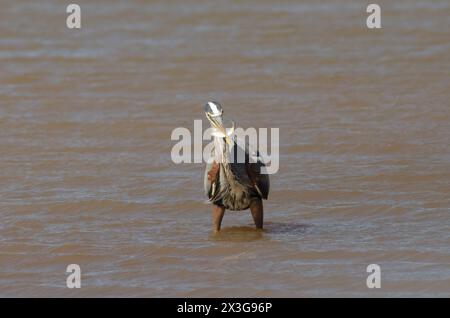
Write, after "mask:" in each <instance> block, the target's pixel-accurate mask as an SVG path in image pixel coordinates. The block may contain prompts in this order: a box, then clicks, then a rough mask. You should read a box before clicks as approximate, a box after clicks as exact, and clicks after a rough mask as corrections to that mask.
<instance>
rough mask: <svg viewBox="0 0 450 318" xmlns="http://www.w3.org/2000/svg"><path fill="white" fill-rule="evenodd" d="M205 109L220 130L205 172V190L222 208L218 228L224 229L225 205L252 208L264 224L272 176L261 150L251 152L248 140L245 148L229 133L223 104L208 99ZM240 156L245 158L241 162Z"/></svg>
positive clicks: (219, 208) (238, 208) (235, 208)
mask: <svg viewBox="0 0 450 318" xmlns="http://www.w3.org/2000/svg"><path fill="white" fill-rule="evenodd" d="M205 113H206V117H207V118H208V120H209V121H210V123H211V126H212V127H213V128H215V129H216V131H217V133H216V134H214V133H213V136H214V147H213V149H212V154H211V159H212V160H211V162H210V163H208V164H207V165H206V169H205V175H204V189H205V194H206V195H207V196H208V199H209V202H211V203H213V205H214V208H213V212H214V209H215V210H217V211H219V212H221V213H219V212H218V214H219V217H220V221H219V222H218V223H219V224H218V228H216V230H219V229H220V222H221V219H222V217H223V213H224V211H225V209H228V210H231V211H240V210H245V209H248V208H250V209H251V210H252V215H253V216H254V219H255V215H256V217H257V218H258V219H259V218H260V219H261V221H260V222H257V221H256V219H255V224H257V223H261V224H260V226H258V224H257V227H261V228H262V201H261V200H262V199H267V197H268V195H269V188H270V182H269V176H268V175H267V174H262V173H261V167H263V166H264V163H263V162H262V160H261V158H260V156H259V152H258V151H257V150H256V151H255V152H251V151H250V145H248V143H245V146H244V148H242V147H241V146H240V145H238V144H237V143H236V140H235V139H231V138H230V137H229V136H228V135H227V131H226V129H225V128H224V127H223V125H222V114H223V110H222V107H221V106H220V104H218V103H217V102H208V103H207V104H206V106H205ZM233 126H234V125H233ZM238 159H244V160H241V161H242V162H239V160H238ZM258 210H260V211H258ZM259 214H260V216H259ZM216 223H217V222H216ZM216 225H217V224H216ZM216 227H217V226H216Z"/></svg>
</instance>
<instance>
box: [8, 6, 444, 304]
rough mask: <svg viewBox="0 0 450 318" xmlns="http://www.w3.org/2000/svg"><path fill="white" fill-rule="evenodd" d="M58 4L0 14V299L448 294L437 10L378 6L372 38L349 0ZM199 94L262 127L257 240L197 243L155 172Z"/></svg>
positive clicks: (236, 218)
mask: <svg viewBox="0 0 450 318" xmlns="http://www.w3.org/2000/svg"><path fill="white" fill-rule="evenodd" d="M77 3H78V4H80V5H81V8H82V29H81V30H69V29H67V28H66V27H65V19H66V13H65V4H61V3H60V1H46V0H38V1H32V2H31V1H2V3H1V10H0V219H1V222H0V296H3V297H10V296H77V297H84V296H98V297H108V296H131V297H132V296H144V297H156V296H195V297H200V296H206V297H213V296H251V297H263V296H274V297H282V296H330V297H333V296H358V297H359V296H363V297H370V296H447V297H448V296H450V248H449V246H450V237H449V233H450V231H449V229H450V221H449V213H450V124H449V121H450V104H449V103H450V102H449V101H450V89H449V88H450V76H449V75H450V70H449V66H450V18H449V17H450V3H449V2H448V1H447V0H437V1H419V0H416V1H402V2H399V1H396V2H395V3H393V2H392V1H378V2H377V3H379V4H380V5H381V7H382V26H383V28H382V29H381V30H368V29H367V28H366V27H365V17H366V16H367V14H366V12H365V5H366V3H364V1H362V2H361V1H343V0H339V1H335V0H333V1H322V2H320V3H318V2H317V1H302V2H300V1H276V2H275V1H245V2H244V1H242V2H241V1H226V2H225V1H214V2H212V1H192V0H189V1H170V3H169V2H166V1H160V2H156V1H154V2H153V1H126V2H125V1H122V2H120V3H118V2H113V1H95V4H93V3H92V1H86V0H79V1H77ZM209 99H214V100H218V101H220V102H221V103H222V104H223V106H224V108H225V112H226V115H227V116H228V118H230V119H233V120H235V121H236V123H237V124H238V125H239V126H242V127H250V126H251V127H268V128H270V127H278V128H279V129H280V170H279V172H278V173H277V174H276V175H273V176H271V181H272V189H271V194H270V197H269V200H268V201H267V202H266V203H265V210H266V215H265V218H266V228H265V230H264V232H257V231H255V230H253V228H252V221H251V217H250V214H249V212H248V211H246V212H235V213H232V212H227V214H226V215H225V218H224V229H223V231H222V233H220V234H219V235H213V234H211V231H210V226H211V220H210V210H209V207H208V206H207V205H205V204H204V203H203V201H204V196H203V188H202V184H203V180H202V178H203V169H204V166H203V164H182V165H175V164H174V163H172V161H171V160H170V151H171V148H172V146H173V144H174V142H172V141H171V140H170V134H171V132H172V130H173V129H174V128H176V127H187V128H190V129H191V128H192V127H193V120H194V119H201V118H202V117H203V114H202V110H203V104H204V103H205V102H206V101H207V100H209ZM71 263H75V264H79V265H80V266H81V270H82V281H81V284H82V287H81V289H76V290H70V289H68V288H67V287H66V277H67V276H66V275H67V274H66V273H65V270H66V266H67V265H68V264H71ZM372 263H375V264H378V265H380V266H381V271H382V286H381V287H382V288H381V289H379V290H369V289H368V288H367V287H366V278H367V275H368V273H366V267H367V265H369V264H372Z"/></svg>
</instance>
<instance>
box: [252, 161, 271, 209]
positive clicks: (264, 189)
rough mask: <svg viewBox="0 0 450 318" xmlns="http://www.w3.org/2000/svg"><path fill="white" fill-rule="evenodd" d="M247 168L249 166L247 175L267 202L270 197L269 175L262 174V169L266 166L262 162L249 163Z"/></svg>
mask: <svg viewBox="0 0 450 318" xmlns="http://www.w3.org/2000/svg"><path fill="white" fill-rule="evenodd" d="M246 166H247V174H248V176H249V178H250V180H251V182H252V184H253V186H254V187H255V188H256V190H257V191H258V192H259V194H260V195H261V197H262V198H263V199H265V200H267V198H268V197H269V190H270V180H269V175H268V174H262V173H261V167H263V166H265V164H264V163H262V162H261V161H258V162H255V163H247V164H246Z"/></svg>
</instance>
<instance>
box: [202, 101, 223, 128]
mask: <svg viewBox="0 0 450 318" xmlns="http://www.w3.org/2000/svg"><path fill="white" fill-rule="evenodd" d="M205 114H206V118H208V120H209V122H210V123H211V126H212V127H216V126H217V125H219V126H220V125H222V114H223V109H222V106H221V105H220V104H219V103H218V102H207V103H206V105H205Z"/></svg>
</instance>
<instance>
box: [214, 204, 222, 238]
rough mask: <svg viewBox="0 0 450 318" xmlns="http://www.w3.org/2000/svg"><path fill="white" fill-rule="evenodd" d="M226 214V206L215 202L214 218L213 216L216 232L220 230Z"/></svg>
mask: <svg viewBox="0 0 450 318" xmlns="http://www.w3.org/2000/svg"><path fill="white" fill-rule="evenodd" d="M224 214H225V208H224V207H222V206H218V205H215V204H213V208H212V218H213V228H214V232H219V231H220V225H221V224H222V219H223V215H224Z"/></svg>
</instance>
